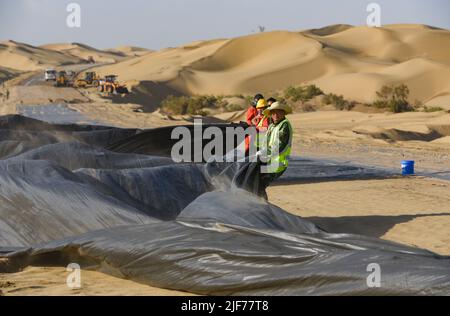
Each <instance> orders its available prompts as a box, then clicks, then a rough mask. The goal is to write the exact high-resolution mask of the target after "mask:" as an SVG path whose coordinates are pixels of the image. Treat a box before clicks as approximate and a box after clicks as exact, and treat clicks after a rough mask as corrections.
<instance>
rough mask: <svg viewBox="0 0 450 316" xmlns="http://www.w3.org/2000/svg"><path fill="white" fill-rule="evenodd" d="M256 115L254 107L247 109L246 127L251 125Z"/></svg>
mask: <svg viewBox="0 0 450 316" xmlns="http://www.w3.org/2000/svg"><path fill="white" fill-rule="evenodd" d="M257 114H258V110H257V109H256V108H255V107H253V106H251V107H249V108H248V110H247V124H248V125H253V124H252V120H253V118H254V117H255V116H256V115H257Z"/></svg>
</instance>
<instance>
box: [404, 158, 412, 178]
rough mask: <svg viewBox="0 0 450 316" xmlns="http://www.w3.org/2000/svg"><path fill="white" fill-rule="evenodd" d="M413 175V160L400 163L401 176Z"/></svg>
mask: <svg viewBox="0 0 450 316" xmlns="http://www.w3.org/2000/svg"><path fill="white" fill-rule="evenodd" d="M410 174H414V160H403V161H402V175H410Z"/></svg>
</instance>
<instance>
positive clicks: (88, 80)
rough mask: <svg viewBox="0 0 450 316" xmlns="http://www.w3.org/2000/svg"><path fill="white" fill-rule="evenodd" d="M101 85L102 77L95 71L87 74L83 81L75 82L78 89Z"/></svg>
mask: <svg viewBox="0 0 450 316" xmlns="http://www.w3.org/2000/svg"><path fill="white" fill-rule="evenodd" d="M99 84H100V77H99V76H98V75H97V73H96V72H95V71H88V72H85V73H84V78H83V79H77V81H75V87H76V88H88V87H98V86H99Z"/></svg>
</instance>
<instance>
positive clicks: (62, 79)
mask: <svg viewBox="0 0 450 316" xmlns="http://www.w3.org/2000/svg"><path fill="white" fill-rule="evenodd" d="M71 86H72V82H71V81H70V80H69V78H68V76H67V73H66V72H65V71H64V70H62V71H58V74H57V75H56V83H55V87H71Z"/></svg>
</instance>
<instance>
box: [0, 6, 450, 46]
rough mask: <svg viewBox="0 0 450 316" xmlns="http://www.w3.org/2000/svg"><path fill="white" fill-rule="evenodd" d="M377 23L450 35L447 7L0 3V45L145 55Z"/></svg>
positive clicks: (448, 7)
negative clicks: (262, 33) (261, 32)
mask: <svg viewBox="0 0 450 316" xmlns="http://www.w3.org/2000/svg"><path fill="white" fill-rule="evenodd" d="M73 2H75V3H77V4H79V6H80V8H81V15H80V18H81V19H80V21H81V27H79V28H77V27H75V28H70V27H68V26H67V22H66V20H67V17H68V15H69V14H70V13H69V12H67V5H68V4H70V3H73ZM372 2H375V3H378V4H379V5H380V6H381V23H382V24H392V23H419V24H427V25H432V26H436V27H441V28H446V29H450V1H449V0H376V1H373V0H372V1H370V0H340V1H336V0H308V1H301V0H159V1H157V0H121V1H119V0H0V40H1V41H3V40H7V39H12V40H15V41H19V42H25V43H28V44H32V45H43V44H49V43H71V42H79V43H84V44H87V45H91V46H94V47H97V48H102V49H105V48H114V47H117V46H121V45H132V46H140V47H145V48H150V49H161V48H165V47H175V46H179V45H182V44H185V43H189V42H191V41H195V40H207V39H215V38H230V37H236V36H241V35H247V34H251V33H254V32H258V26H264V27H265V30H266V31H273V30H289V31H300V30H305V29H310V28H319V27H323V26H327V25H331V24H351V25H365V24H366V20H367V16H368V15H369V13H368V12H367V11H366V9H367V5H368V4H370V3H372Z"/></svg>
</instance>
